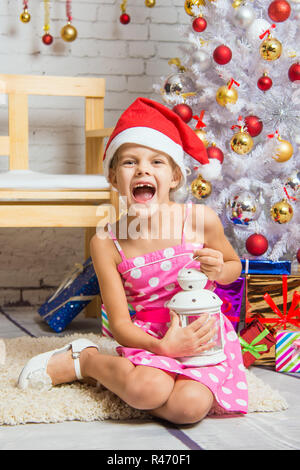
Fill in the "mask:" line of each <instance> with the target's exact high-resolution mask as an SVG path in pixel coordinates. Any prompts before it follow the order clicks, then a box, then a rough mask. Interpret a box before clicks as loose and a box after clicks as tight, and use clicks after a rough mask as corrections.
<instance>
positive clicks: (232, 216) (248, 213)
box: [226, 191, 260, 227]
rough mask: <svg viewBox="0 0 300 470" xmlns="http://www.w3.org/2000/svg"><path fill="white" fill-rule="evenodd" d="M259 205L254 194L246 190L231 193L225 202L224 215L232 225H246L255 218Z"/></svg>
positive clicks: (257, 214) (258, 211)
mask: <svg viewBox="0 0 300 470" xmlns="http://www.w3.org/2000/svg"><path fill="white" fill-rule="evenodd" d="M259 213H260V206H259V202H258V200H257V199H256V198H255V196H254V195H253V194H252V193H250V192H248V191H243V192H241V193H235V194H232V195H231V197H230V198H229V199H228V201H227V204H226V215H227V218H228V220H229V221H230V222H232V223H233V224H234V225H237V226H241V227H247V226H249V224H250V223H251V222H253V221H254V220H257V218H258V216H259Z"/></svg>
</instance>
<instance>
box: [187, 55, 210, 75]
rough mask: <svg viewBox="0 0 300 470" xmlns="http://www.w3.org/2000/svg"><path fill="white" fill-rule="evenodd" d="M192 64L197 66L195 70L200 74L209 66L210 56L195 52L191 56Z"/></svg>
mask: <svg viewBox="0 0 300 470" xmlns="http://www.w3.org/2000/svg"><path fill="white" fill-rule="evenodd" d="M191 59H192V64H193V63H195V64H197V69H198V70H199V71H200V72H206V70H208V69H209V68H210V66H211V58H210V56H209V55H208V54H207V53H206V52H204V51H201V50H198V51H195V52H194V53H193V54H192V57H191Z"/></svg>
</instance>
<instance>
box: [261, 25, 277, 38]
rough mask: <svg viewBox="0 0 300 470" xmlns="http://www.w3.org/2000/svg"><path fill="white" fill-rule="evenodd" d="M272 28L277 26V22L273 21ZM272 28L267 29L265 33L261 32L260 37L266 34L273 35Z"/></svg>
mask: <svg viewBox="0 0 300 470" xmlns="http://www.w3.org/2000/svg"><path fill="white" fill-rule="evenodd" d="M271 28H273V29H274V28H276V24H274V23H273V24H272V25H271ZM271 28H269V29H267V30H266V31H265V32H264V33H262V34H260V36H259V39H263V38H264V37H265V36H266V34H267V35H268V36H270V35H271Z"/></svg>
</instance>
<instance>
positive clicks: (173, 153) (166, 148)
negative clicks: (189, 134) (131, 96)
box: [103, 127, 186, 186]
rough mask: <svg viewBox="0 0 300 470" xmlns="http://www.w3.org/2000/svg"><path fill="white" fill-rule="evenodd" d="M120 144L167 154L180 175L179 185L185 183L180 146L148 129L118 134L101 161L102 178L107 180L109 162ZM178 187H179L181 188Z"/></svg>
mask: <svg viewBox="0 0 300 470" xmlns="http://www.w3.org/2000/svg"><path fill="white" fill-rule="evenodd" d="M122 144H138V145H143V146H144V147H150V148H152V149H154V150H158V151H160V152H164V153H166V154H168V155H169V156H170V157H171V158H172V160H173V161H174V162H175V163H176V164H177V165H178V166H179V168H180V170H181V173H182V176H183V178H182V181H181V185H182V184H184V183H185V181H186V170H185V164H184V161H183V157H184V151H183V148H182V147H181V145H179V144H176V142H174V141H173V140H172V139H170V138H169V137H168V136H166V135H165V134H163V133H162V132H159V131H157V130H156V129H152V128H150V127H129V128H128V129H126V130H124V131H122V132H120V133H119V134H117V135H116V137H115V138H114V139H113V140H112V141H111V142H110V144H109V147H108V148H107V149H106V155H105V159H104V161H103V171H104V176H105V177H106V178H107V179H108V174H109V165H110V162H111V160H112V158H113V156H114V154H115V152H116V151H117V150H118V148H119V147H121V145H122ZM181 185H180V186H181Z"/></svg>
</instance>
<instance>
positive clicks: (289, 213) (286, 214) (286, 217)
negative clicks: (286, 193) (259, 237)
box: [270, 199, 294, 224]
mask: <svg viewBox="0 0 300 470" xmlns="http://www.w3.org/2000/svg"><path fill="white" fill-rule="evenodd" d="M270 212H271V218H272V220H273V221H274V222H277V223H278V224H286V223H287V222H289V221H290V220H291V219H292V217H293V213H294V211H293V208H292V206H291V205H290V204H289V203H288V202H287V200H286V199H283V200H282V201H280V202H276V204H274V205H273V206H272V208H271V211H270Z"/></svg>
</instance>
